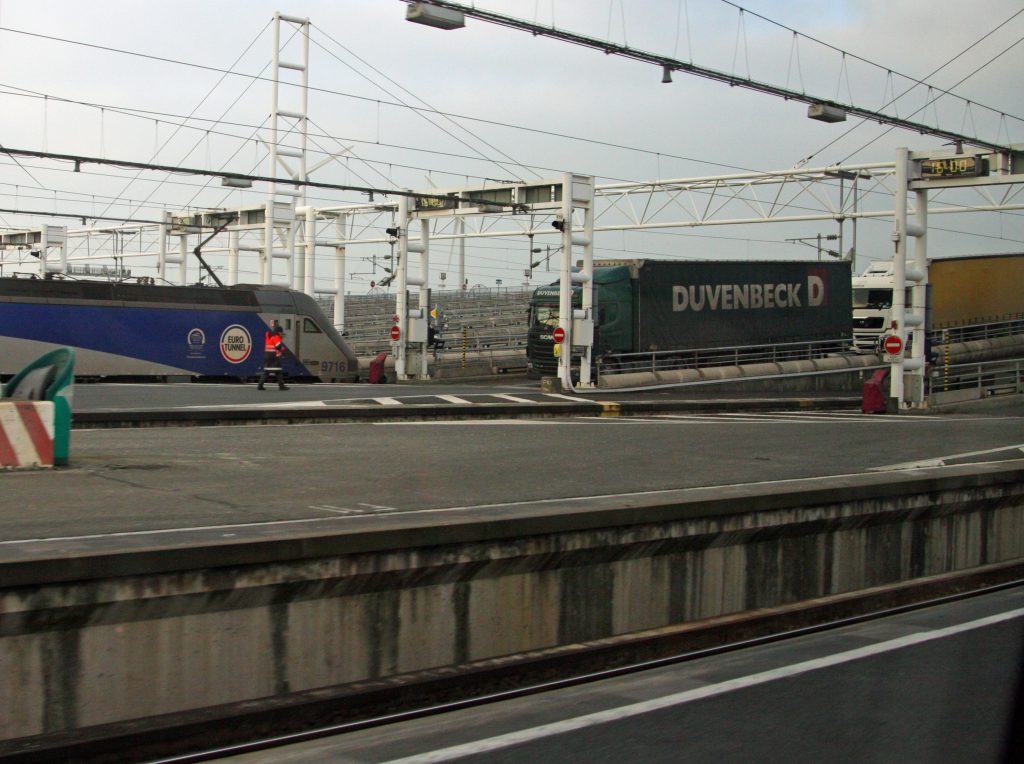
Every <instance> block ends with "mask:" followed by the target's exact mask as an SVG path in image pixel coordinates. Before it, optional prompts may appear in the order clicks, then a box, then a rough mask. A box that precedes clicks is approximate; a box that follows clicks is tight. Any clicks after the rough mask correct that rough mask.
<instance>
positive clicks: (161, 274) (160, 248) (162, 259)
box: [156, 212, 171, 283]
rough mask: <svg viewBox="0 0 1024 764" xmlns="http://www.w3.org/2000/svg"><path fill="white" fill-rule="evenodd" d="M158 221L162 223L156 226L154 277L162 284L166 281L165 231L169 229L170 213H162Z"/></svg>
mask: <svg viewBox="0 0 1024 764" xmlns="http://www.w3.org/2000/svg"><path fill="white" fill-rule="evenodd" d="M160 220H161V221H162V222H161V223H160V225H159V226H157V237H158V241H157V255H156V277H157V280H159V281H160V282H161V283H163V282H164V281H165V280H166V279H167V229H168V228H169V227H170V222H171V213H169V212H164V213H163V214H162V215H161V216H160Z"/></svg>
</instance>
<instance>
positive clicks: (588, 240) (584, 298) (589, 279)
mask: <svg viewBox="0 0 1024 764" xmlns="http://www.w3.org/2000/svg"><path fill="white" fill-rule="evenodd" d="M590 197H591V198H590V201H593V186H592V185H591V193H590ZM573 244H575V245H577V246H580V245H582V247H583V269H582V271H580V273H579V276H580V277H581V284H580V287H581V288H582V290H583V294H582V295H581V306H580V307H581V310H580V311H579V315H577V314H576V312H574V313H573V332H572V336H573V344H574V345H576V346H579V347H582V348H583V356H582V358H581V359H580V384H579V386H580V387H585V388H591V387H594V386H595V382H594V380H593V374H592V371H593V363H594V324H595V319H596V318H597V317H596V315H595V314H594V308H595V306H594V206H593V204H591V203H589V202H588V204H587V206H586V207H585V208H584V210H583V233H582V235H581V236H573Z"/></svg>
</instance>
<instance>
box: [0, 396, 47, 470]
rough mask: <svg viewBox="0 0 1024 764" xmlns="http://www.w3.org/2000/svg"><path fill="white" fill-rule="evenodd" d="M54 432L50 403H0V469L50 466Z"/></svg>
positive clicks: (6, 401)
mask: <svg viewBox="0 0 1024 764" xmlns="http://www.w3.org/2000/svg"><path fill="white" fill-rule="evenodd" d="M53 433H54V404H53V401H13V400H3V401H0V467H3V468H6V469H20V468H26V467H52V466H53Z"/></svg>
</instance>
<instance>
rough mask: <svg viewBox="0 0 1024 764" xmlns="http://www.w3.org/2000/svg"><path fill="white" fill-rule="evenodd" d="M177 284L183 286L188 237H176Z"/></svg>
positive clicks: (186, 262) (186, 264)
mask: <svg viewBox="0 0 1024 764" xmlns="http://www.w3.org/2000/svg"><path fill="white" fill-rule="evenodd" d="M177 265H178V284H180V285H181V286H182V287H183V286H184V285H185V277H186V274H187V267H188V235H187V234H182V235H181V236H179V237H178V259H177Z"/></svg>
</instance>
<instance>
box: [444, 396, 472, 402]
mask: <svg viewBox="0 0 1024 764" xmlns="http://www.w3.org/2000/svg"><path fill="white" fill-rule="evenodd" d="M436 397H438V398H440V399H441V400H442V401H448V402H449V403H469V401H467V400H466V399H465V398H460V397H459V396H457V395H438V396H436Z"/></svg>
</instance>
